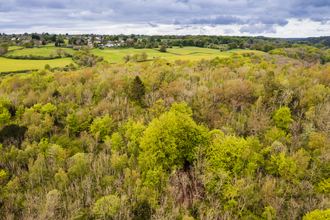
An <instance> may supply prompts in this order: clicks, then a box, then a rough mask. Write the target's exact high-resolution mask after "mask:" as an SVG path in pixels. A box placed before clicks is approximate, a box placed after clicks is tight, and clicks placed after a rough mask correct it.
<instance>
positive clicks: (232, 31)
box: [224, 29, 235, 34]
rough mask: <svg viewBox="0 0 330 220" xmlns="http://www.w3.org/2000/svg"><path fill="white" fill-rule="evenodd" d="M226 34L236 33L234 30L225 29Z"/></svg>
mask: <svg viewBox="0 0 330 220" xmlns="http://www.w3.org/2000/svg"><path fill="white" fill-rule="evenodd" d="M224 32H225V34H232V33H234V32H235V31H234V30H233V29H224Z"/></svg>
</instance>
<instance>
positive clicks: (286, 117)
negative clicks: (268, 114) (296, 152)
mask: <svg viewBox="0 0 330 220" xmlns="http://www.w3.org/2000/svg"><path fill="white" fill-rule="evenodd" d="M273 119H274V122H275V125H276V127H278V128H280V129H283V130H287V129H288V127H289V124H290V123H291V122H293V119H292V118H291V111H290V109H289V108H287V107H282V108H280V109H278V110H276V111H275V112H274V116H273Z"/></svg>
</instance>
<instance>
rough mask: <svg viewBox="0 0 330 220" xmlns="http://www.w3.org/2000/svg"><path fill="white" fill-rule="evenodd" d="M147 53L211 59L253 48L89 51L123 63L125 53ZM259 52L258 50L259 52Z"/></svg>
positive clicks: (163, 57)
mask: <svg viewBox="0 0 330 220" xmlns="http://www.w3.org/2000/svg"><path fill="white" fill-rule="evenodd" d="M143 51H144V52H146V53H147V54H148V59H154V58H161V59H166V60H168V61H175V60H179V59H181V60H201V59H213V58H215V57H216V56H219V57H229V56H230V55H232V54H233V53H245V52H254V53H258V52H256V51H254V50H244V49H234V50H230V51H226V52H220V50H216V49H209V48H200V47H184V48H179V47H173V48H168V49H167V52H166V53H162V52H159V51H157V50H155V49H134V48H125V49H121V48H118V49H117V48H116V49H115V48H105V49H104V50H100V49H92V50H91V53H93V54H95V55H97V56H103V58H104V59H105V60H106V61H108V62H109V63H123V62H124V60H123V57H124V56H125V55H127V54H129V55H133V54H141V53H142V52H143ZM259 53H260V52H259Z"/></svg>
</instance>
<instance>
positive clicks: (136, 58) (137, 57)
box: [131, 54, 140, 62]
mask: <svg viewBox="0 0 330 220" xmlns="http://www.w3.org/2000/svg"><path fill="white" fill-rule="evenodd" d="M139 59H140V54H134V55H133V56H132V58H131V60H133V61H135V62H136V61H138V60H139Z"/></svg>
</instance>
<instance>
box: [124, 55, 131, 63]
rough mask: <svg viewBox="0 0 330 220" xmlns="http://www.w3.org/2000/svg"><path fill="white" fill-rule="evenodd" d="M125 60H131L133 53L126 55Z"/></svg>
mask: <svg viewBox="0 0 330 220" xmlns="http://www.w3.org/2000/svg"><path fill="white" fill-rule="evenodd" d="M123 60H125V63H127V62H128V61H130V60H131V55H129V54H127V55H126V56H124V57H123Z"/></svg>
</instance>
